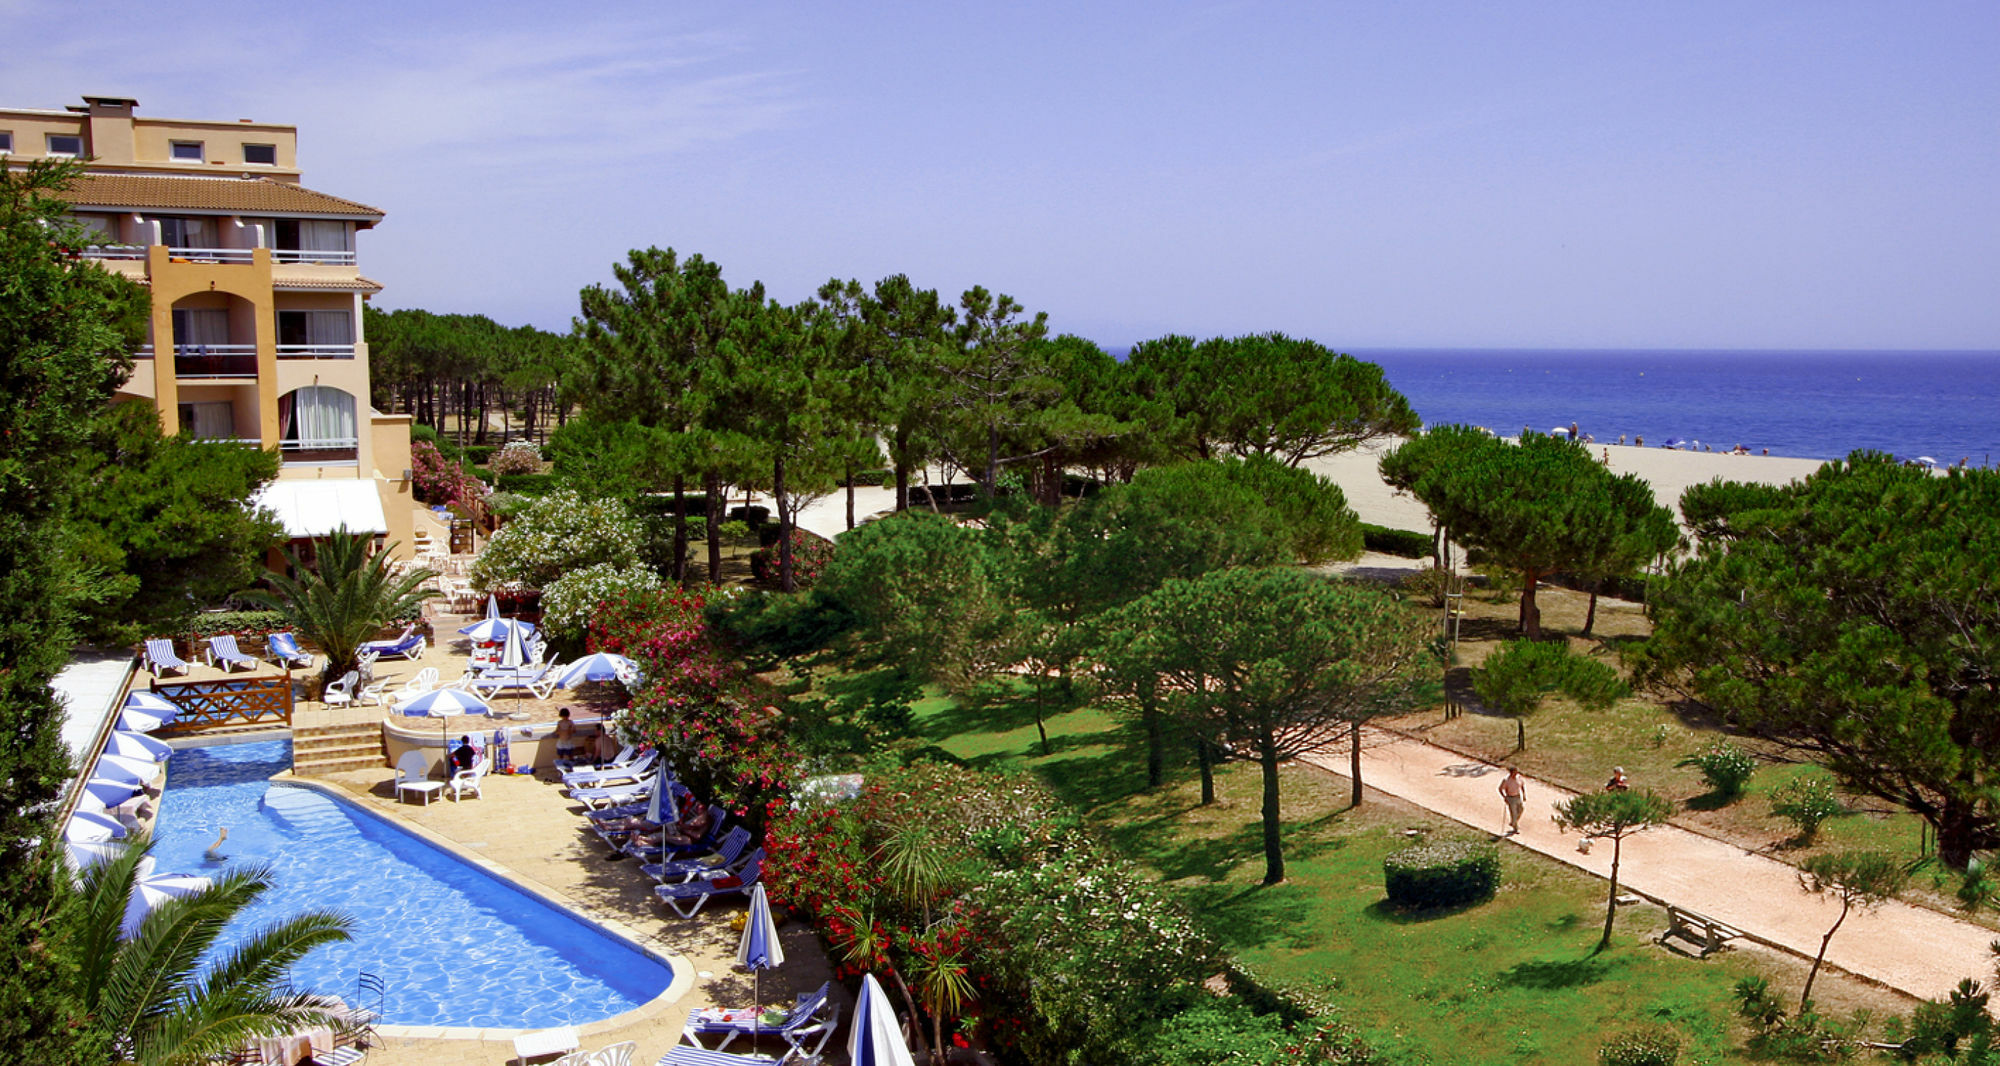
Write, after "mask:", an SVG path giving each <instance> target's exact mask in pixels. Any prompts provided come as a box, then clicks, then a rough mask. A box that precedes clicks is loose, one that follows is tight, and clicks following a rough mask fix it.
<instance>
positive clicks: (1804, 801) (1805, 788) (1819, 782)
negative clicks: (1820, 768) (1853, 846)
mask: <svg viewBox="0 0 2000 1066" xmlns="http://www.w3.org/2000/svg"><path fill="white" fill-rule="evenodd" d="M1840 811H1841V803H1840V793H1838V792H1837V791H1835V790H1834V787H1833V778H1832V777H1831V776H1829V775H1827V774H1819V773H1813V774H1806V775H1805V776H1803V777H1795V778H1793V779H1792V780H1791V781H1789V782H1787V783H1786V784H1783V785H1780V786H1779V787H1778V788H1776V789H1774V790H1772V792H1771V813H1772V814H1775V815H1777V816H1778V817H1780V818H1783V819H1785V820H1786V821H1788V822H1791V823H1792V824H1793V825H1795V826H1797V827H1798V830H1799V840H1800V841H1801V842H1803V843H1807V844H1810V843H1812V842H1813V840H1814V838H1816V837H1818V836H1819V827H1820V823H1821V822H1824V821H1826V820H1827V819H1828V818H1831V817H1833V816H1834V815H1836V814H1839V813H1840Z"/></svg>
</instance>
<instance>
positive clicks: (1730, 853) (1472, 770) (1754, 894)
mask: <svg viewBox="0 0 2000 1066" xmlns="http://www.w3.org/2000/svg"><path fill="white" fill-rule="evenodd" d="M1347 759H1348V756H1347V753H1346V752H1345V751H1344V750H1342V751H1337V752H1328V753H1326V754H1324V755H1321V756H1317V757H1315V758H1313V759H1310V760H1308V761H1309V762H1311V763H1312V764H1313V765H1316V766H1319V767H1320V768H1322V769H1324V770H1327V771H1329V772H1331V773H1334V774H1336V775H1339V776H1341V777H1342V778H1345V777H1346V770H1347ZM1361 762H1362V766H1361V777H1362V780H1363V783H1365V784H1366V785H1368V787H1370V788H1374V789H1377V790H1379V791H1382V792H1386V793H1388V794H1389V795H1392V796H1396V797H1399V798H1401V799H1404V800H1408V801H1409V802H1411V803H1414V804H1417V805H1418V806H1420V807H1424V808H1427V809H1429V810H1431V811H1434V812H1436V813H1438V814H1442V815H1444V816H1445V817H1448V818H1451V819H1453V820H1455V821H1459V822H1464V823H1465V824H1466V825H1469V826H1472V827H1474V828H1477V829H1482V830H1488V831H1491V832H1495V833H1498V832H1501V831H1503V830H1504V829H1506V817H1505V814H1506V812H1505V809H1504V808H1503V806H1502V804H1501V800H1500V793H1499V785H1500V779H1501V778H1502V777H1504V776H1505V771H1503V770H1502V769H1500V768H1499V767H1495V766H1492V765H1490V764H1487V763H1482V762H1477V761H1473V760H1469V759H1467V757H1466V756H1464V755H1461V754H1458V753H1457V752H1453V751H1448V750H1446V749H1444V748H1440V747H1438V746H1436V745H1434V744H1427V743H1425V742H1423V741H1420V740H1416V739H1413V738H1409V737H1404V736H1401V735H1398V734H1392V733H1388V732H1384V731H1379V730H1368V731H1367V732H1366V734H1364V740H1363V744H1362V759H1361ZM1523 780H1525V781H1527V782H1528V802H1527V813H1525V814H1523V815H1522V816H1521V832H1520V834H1519V835H1518V836H1514V837H1509V838H1507V839H1509V840H1511V841H1513V842H1514V843H1516V844H1519V845H1520V846H1521V847H1524V848H1528V849H1530V850H1532V851H1538V852H1541V853H1542V854H1544V855H1547V856H1549V857H1550V858H1553V859H1556V860H1557V861H1559V862H1564V863H1567V864H1569V865H1571V866H1574V867H1576V868H1578V869H1580V870H1587V871H1589V872H1591V873H1593V874H1596V875H1598V876H1599V877H1609V876H1610V874H1611V846H1610V842H1609V841H1597V842H1596V845H1595V846H1594V847H1593V848H1592V849H1591V851H1590V853H1589V854H1587V855H1586V854H1583V853H1581V852H1579V851H1578V850H1577V841H1578V839H1579V837H1578V834H1576V833H1573V832H1564V831H1562V830H1560V829H1557V828H1556V825H1555V822H1554V817H1555V805H1556V804H1557V803H1559V802H1561V801H1563V800H1566V799H1568V798H1570V797H1571V796H1573V795H1575V793H1573V792H1570V791H1567V790H1565V789H1561V788H1558V787H1556V786H1554V785H1550V784H1547V783H1545V782H1541V781H1536V780H1533V779H1530V778H1526V777H1523ZM1618 874H1619V876H1618V883H1619V886H1620V888H1621V889H1624V888H1628V887H1629V888H1630V889H1631V891H1633V892H1636V893H1639V894H1640V895H1643V896H1647V897H1649V898H1651V899H1653V900H1654V901H1656V902H1659V903H1672V904H1677V905H1679V906H1683V907H1687V908H1689V909H1691V910H1695V911H1698V912H1700V913H1702V914H1705V915H1707V916H1709V917H1711V918H1714V919H1716V920H1718V921H1721V922H1723V923H1725V924H1728V925H1732V926H1735V927H1736V928H1738V929H1741V930H1743V931H1744V932H1746V933H1749V934H1750V935H1751V936H1752V937H1754V938H1755V939H1757V940H1760V941H1763V942H1765V943H1768V944H1771V945H1773V946H1775V947H1779V948H1782V949H1784V950H1787V951H1791V952H1793V953H1795V954H1798V955H1801V956H1804V957H1805V958H1807V959H1811V958H1812V957H1813V955H1814V954H1816V953H1817V952H1818V951H1819V944H1820V938H1821V937H1823V936H1825V935H1826V931H1827V930H1828V929H1829V928H1831V927H1832V925H1833V922H1834V919H1835V918H1837V917H1838V916H1839V914H1840V905H1839V903H1838V902H1837V901H1835V900H1833V899H1830V898H1826V897H1821V896H1815V895H1811V894H1809V893H1807V892H1806V891H1804V890H1803V889H1802V888H1800V887H1799V879H1798V875H1797V873H1796V871H1795V869H1794V867H1792V866H1790V865H1788V864H1786V863H1782V862H1779V861H1777V860H1775V859H1771V858H1767V857H1765V856H1763V855H1758V854H1756V853H1754V852H1750V851H1746V850H1744V849H1742V848H1740V847H1737V846H1736V845H1733V844H1728V843H1724V842H1722V841H1719V840H1715V839H1713V838H1711V837H1706V836H1702V835H1700V834H1698V833H1692V832H1689V831H1687V830H1685V829H1680V828H1677V827H1674V826H1661V827H1659V828H1655V829H1649V830H1647V831H1645V832H1643V833H1640V834H1638V835H1636V836H1632V837H1628V838H1626V840H1625V846H1624V855H1623V858H1622V860H1621V861H1620V863H1619V867H1618ZM1994 939H1995V938H1994V934H1993V932H1992V930H1989V929H1985V928H1982V927H1980V926H1977V925H1974V924H1972V923H1970V922H1963V921H1959V920H1957V919H1955V918H1951V917H1949V916H1947V915H1943V914H1940V913H1938V912H1936V911H1932V910H1926V909H1924V908H1922V907H1913V906H1909V905H1907V904H1903V903H1894V902H1892V903H1888V904H1885V905H1884V906H1883V907H1881V908H1880V909H1879V910H1876V911H1873V912H1862V911H1858V910H1857V911H1855V912H1854V913H1852V914H1850V915H1848V918H1847V921H1846V923H1845V924H1843V925H1842V926H1841V927H1840V932H1839V933H1838V934H1836V935H1835V936H1834V938H1833V943H1832V945H1831V947H1830V948H1829V949H1828V951H1827V962H1828V963H1830V964H1832V965H1834V966H1838V967H1839V968H1841V969H1843V970H1846V971H1847V972H1849V973H1851V974H1855V975H1857V976H1860V977H1863V978H1866V979H1868V980H1871V981H1876V982H1879V983H1881V984H1884V985H1887V986H1888V987H1890V988H1894V989H1898V990H1900V991H1903V992H1907V993H1909V994H1911V995H1915V996H1922V997H1924V998H1927V999H1934V998H1938V997H1941V996H1943V995H1945V994H1946V992H1948V991H1949V990H1950V989H1952V988H1953V987H1955V986H1957V984H1958V982H1959V981H1960V980H1962V979H1964V978H1967V977H1973V978H1978V979H1980V980H1982V981H1985V980H1987V979H1990V978H1991V977H1992V974H1993V965H1994V962H1993V954H1992V952H1991V951H1989V950H1988V948H1987V944H1988V943H1989V942H1991V941H1992V940H1994Z"/></svg>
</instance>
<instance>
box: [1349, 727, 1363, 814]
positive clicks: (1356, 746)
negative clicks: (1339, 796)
mask: <svg viewBox="0 0 2000 1066" xmlns="http://www.w3.org/2000/svg"><path fill="white" fill-rule="evenodd" d="M1347 739H1348V740H1349V741H1350V742H1351V745H1352V746H1351V747H1350V748H1349V750H1348V753H1347V772H1348V777H1349V778H1351V779H1352V780H1351V781H1349V783H1348V792H1347V805H1348V806H1349V807H1359V806H1361V719H1359V718H1356V719H1355V720H1354V721H1352V722H1349V723H1348V724H1347Z"/></svg>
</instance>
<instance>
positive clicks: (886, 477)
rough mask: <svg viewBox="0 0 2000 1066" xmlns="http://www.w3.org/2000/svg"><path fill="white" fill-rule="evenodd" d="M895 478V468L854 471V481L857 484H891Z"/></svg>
mask: <svg viewBox="0 0 2000 1066" xmlns="http://www.w3.org/2000/svg"><path fill="white" fill-rule="evenodd" d="M895 480H896V472H895V471H893V470H856V471H855V472H854V483H855V484H856V485H889V484H894V483H895Z"/></svg>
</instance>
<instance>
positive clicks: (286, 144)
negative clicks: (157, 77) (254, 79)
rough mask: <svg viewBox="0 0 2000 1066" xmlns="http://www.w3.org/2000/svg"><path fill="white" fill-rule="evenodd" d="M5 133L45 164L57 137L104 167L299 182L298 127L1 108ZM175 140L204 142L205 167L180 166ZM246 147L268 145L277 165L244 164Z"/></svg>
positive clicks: (24, 154) (20, 150) (23, 154)
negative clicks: (77, 143)
mask: <svg viewBox="0 0 2000 1066" xmlns="http://www.w3.org/2000/svg"><path fill="white" fill-rule="evenodd" d="M0 130H7V131H11V132H12V133H13V134H14V155H15V156H17V157H20V158H23V159H39V158H42V157H43V156H44V155H46V154H47V153H46V151H45V147H46V145H47V143H48V142H47V137H48V135H49V134H51V133H55V134H67V135H71V136H80V137H82V138H84V151H85V152H86V153H87V154H89V155H91V156H94V157H95V158H96V159H97V161H98V162H101V163H104V164H106V165H114V166H119V167H124V168H127V169H140V170H147V171H152V172H154V173H162V174H171V173H182V174H258V175H261V176H264V177H268V178H272V179H274V180H277V181H283V182H287V183H293V184H295V183H297V181H298V178H299V133H298V127H296V126H285V125H278V124H275V123H269V122H228V121H214V120H202V119H170V118H148V117H145V116H140V115H126V114H122V113H119V114H105V113H100V114H96V115H91V116H87V117H86V116H84V115H81V114H75V113H70V112H62V111H43V110H39V109H11V108H8V109H0ZM175 141H200V142H201V144H202V154H203V157H204V158H203V160H202V162H200V163H186V162H178V161H175V160H174V159H173V158H172V157H171V148H172V144H173V142H175ZM245 144H268V145H271V146H272V147H273V148H274V149H275V150H276V156H277V162H276V163H275V164H270V165H264V164H249V163H245V162H244V161H243V146H244V145H245Z"/></svg>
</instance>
